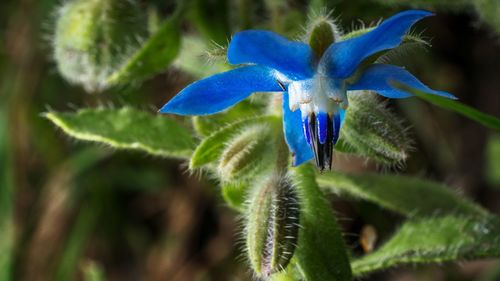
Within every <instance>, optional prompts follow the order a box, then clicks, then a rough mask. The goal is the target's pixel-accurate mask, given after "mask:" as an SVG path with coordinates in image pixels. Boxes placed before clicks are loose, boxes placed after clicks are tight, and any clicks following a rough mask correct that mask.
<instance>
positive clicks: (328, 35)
mask: <svg viewBox="0 0 500 281" xmlns="http://www.w3.org/2000/svg"><path fill="white" fill-rule="evenodd" d="M339 37H340V36H339V32H338V30H337V26H336V25H335V23H334V21H333V20H331V19H330V18H329V15H328V14H321V15H318V16H315V17H314V20H312V21H311V22H310V23H309V25H308V28H307V40H308V43H309V45H310V46H311V49H312V50H313V53H314V56H315V58H316V59H317V60H319V59H320V58H321V57H322V56H323V53H324V52H325V51H326V49H328V47H329V46H330V45H331V44H332V43H334V42H336V41H338V40H339Z"/></svg>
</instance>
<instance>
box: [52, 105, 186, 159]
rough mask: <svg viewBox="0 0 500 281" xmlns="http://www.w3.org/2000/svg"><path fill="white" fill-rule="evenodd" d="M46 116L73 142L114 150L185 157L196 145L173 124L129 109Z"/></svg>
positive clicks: (96, 110) (176, 124)
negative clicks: (85, 142)
mask: <svg viewBox="0 0 500 281" xmlns="http://www.w3.org/2000/svg"><path fill="white" fill-rule="evenodd" d="M45 117H46V118H48V119H49V120H50V121H52V122H53V123H54V124H55V125H56V126H57V127H59V128H61V129H62V130H63V131H64V132H65V133H66V134H68V135H70V136H72V137H74V138H76V139H79V140H85V141H92V142H99V143H103V144H106V145H109V146H111V147H113V148H121V149H134V150H141V151H145V152H147V153H149V154H153V155H158V156H164V157H175V158H188V157H189V155H190V154H191V152H192V150H193V148H194V146H195V143H194V140H193V138H192V136H191V133H190V132H189V131H188V130H187V129H186V128H184V127H182V126H180V125H179V124H178V123H177V122H176V121H174V120H172V119H169V118H167V117H165V116H162V115H156V116H152V115H150V114H149V113H146V112H142V111H139V110H136V109H132V108H129V107H125V108H122V109H105V108H99V109H82V110H79V111H77V112H76V113H60V112H54V111H52V112H48V113H46V114H45Z"/></svg>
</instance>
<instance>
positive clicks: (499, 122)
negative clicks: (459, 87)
mask: <svg viewBox="0 0 500 281" xmlns="http://www.w3.org/2000/svg"><path fill="white" fill-rule="evenodd" d="M398 86H401V88H403V89H404V90H405V91H408V92H410V93H412V94H414V95H415V96H417V97H419V98H421V99H423V100H426V101H428V102H430V103H432V104H434V105H436V106H439V107H442V108H444V109H448V110H451V111H454V112H456V113H458V114H460V115H462V116H464V117H467V118H469V119H472V120H474V121H476V122H478V123H480V124H482V125H483V126H485V127H488V128H490V129H493V130H497V131H500V119H499V118H496V117H494V116H491V115H489V114H486V113H483V112H481V111H479V110H477V109H474V108H472V107H470V106H467V105H465V104H463V103H460V102H458V101H455V100H451V99H447V98H444V97H440V96H436V95H431V94H427V93H424V92H422V91H418V90H415V89H412V88H408V87H406V86H403V85H398Z"/></svg>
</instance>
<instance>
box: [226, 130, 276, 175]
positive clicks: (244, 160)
mask: <svg viewBox="0 0 500 281" xmlns="http://www.w3.org/2000/svg"><path fill="white" fill-rule="evenodd" d="M274 143H275V137H274V136H273V134H272V132H271V129H270V128H269V127H268V126H267V125H266V124H255V125H250V126H246V127H244V128H243V129H242V130H241V132H240V133H239V134H236V135H235V136H234V137H233V138H232V139H231V140H230V141H229V142H228V143H227V145H226V147H225V149H224V151H223V153H222V155H221V157H220V159H219V166H218V169H217V170H218V172H219V175H220V177H221V179H222V180H223V181H229V180H246V179H250V178H252V177H254V176H256V175H257V174H258V173H259V172H261V171H263V170H265V169H266V168H267V167H269V165H270V164H272V163H273V162H274V161H275V159H276V152H275V150H274Z"/></svg>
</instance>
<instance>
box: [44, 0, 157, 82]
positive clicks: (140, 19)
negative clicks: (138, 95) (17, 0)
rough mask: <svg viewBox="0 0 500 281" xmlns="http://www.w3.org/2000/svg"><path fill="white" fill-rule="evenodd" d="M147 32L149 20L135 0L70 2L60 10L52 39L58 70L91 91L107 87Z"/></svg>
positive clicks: (79, 0) (77, 0) (65, 76)
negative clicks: (109, 80)
mask: <svg viewBox="0 0 500 281" xmlns="http://www.w3.org/2000/svg"><path fill="white" fill-rule="evenodd" d="M146 33H147V21H146V18H145V17H144V16H143V15H142V13H141V11H140V9H139V5H138V4H137V2H136V1H135V0H127V1H123V0H74V1H67V2H66V3H65V4H64V5H63V6H62V7H61V8H60V10H59V11H58V13H57V19H56V26H55V33H54V40H53V48H54V57H55V60H56V62H57V66H58V69H59V72H60V73H61V75H62V76H63V77H64V78H65V79H67V80H68V81H70V82H72V83H75V84H80V85H82V86H83V87H84V88H85V90H86V91H88V92H94V91H101V90H104V89H105V88H106V87H107V86H108V85H107V84H106V79H107V77H108V76H109V75H110V74H111V73H112V72H113V71H115V70H116V69H117V68H118V67H119V66H120V65H121V64H123V63H124V60H125V59H126V58H128V57H129V56H130V55H131V54H132V53H133V52H134V51H135V50H136V49H137V48H138V45H139V44H138V42H137V41H138V39H140V38H142V37H145V35H146Z"/></svg>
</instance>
